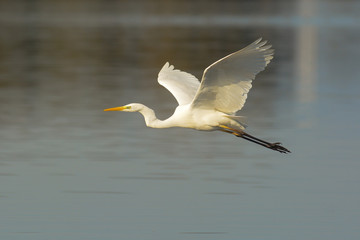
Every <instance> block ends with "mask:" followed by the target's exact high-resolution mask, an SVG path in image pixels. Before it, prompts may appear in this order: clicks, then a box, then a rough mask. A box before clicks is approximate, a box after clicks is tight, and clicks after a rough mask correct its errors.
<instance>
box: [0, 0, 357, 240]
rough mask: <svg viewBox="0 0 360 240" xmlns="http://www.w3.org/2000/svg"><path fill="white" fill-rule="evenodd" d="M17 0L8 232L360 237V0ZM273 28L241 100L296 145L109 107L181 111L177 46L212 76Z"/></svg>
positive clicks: (10, 18) (4, 216)
mask: <svg viewBox="0 0 360 240" xmlns="http://www.w3.org/2000/svg"><path fill="white" fill-rule="evenodd" d="M5 2H6V1H4V3H1V4H0V5H1V8H0V9H1V11H0V12H1V14H0V27H1V29H2V31H1V33H0V111H1V115H0V124H1V127H0V209H1V216H0V237H1V239H36V240H39V239H129V240H131V239H134V240H138V239H144V240H147V239H154V240H155V239H156V240H165V239H214V240H215V239H216V240H217V239H224V240H227V239H229V240H230V239H231V240H233V239H274V240H275V239H276V240H279V239H284V240H285V239H327V240H328V239H359V237H360V233H359V227H358V226H359V223H360V207H359V202H360V187H359V186H360V174H359V171H360V160H359V156H360V150H359V146H360V144H359V143H360V141H359V139H358V138H359V135H360V124H359V123H360V112H359V106H360V95H359V91H360V82H359V77H360V70H359V56H360V51H359V47H358V45H359V42H360V34H359V26H358V25H357V23H358V22H359V19H358V18H357V17H358V15H357V13H358V11H359V10H360V6H359V3H357V2H356V1H347V2H346V3H347V4H346V5H345V4H344V5H341V4H337V3H336V2H335V1H298V2H290V1H277V3H276V4H275V5H269V4H267V1H254V2H256V4H255V3H252V2H244V3H242V2H241V1H238V2H236V1H235V2H225V3H221V1H220V2H217V1H209V2H208V4H205V2H201V1H200V3H198V4H195V3H194V4H191V3H186V4H185V3H184V4H180V3H179V4H178V5H177V4H175V3H171V4H170V3H167V4H164V3H161V2H159V1H153V2H152V4H150V3H149V2H150V1H148V2H147V1H145V2H144V1H135V2H128V3H116V2H115V1H113V2H110V3H109V4H105V3H101V2H100V1H99V2H98V1H89V2H88V3H86V2H82V1H79V3H78V4H72V2H71V1H63V2H61V3H60V2H54V3H53V4H45V3H42V2H41V1H34V3H32V4H31V3H27V2H26V1H24V2H22V1H18V2H16V3H15V2H14V1H13V2H11V1H9V2H8V3H6V4H5ZM136 3H138V4H136ZM162 4H164V6H163V5H162ZM259 4H260V5H259ZM203 5H206V7H202V6H203ZM258 6H262V7H261V8H259V7H258ZM146 9H150V10H148V11H147V10H146ZM197 9H201V10H199V11H200V14H195V13H197ZM356 22H357V23H356ZM260 36H262V37H263V38H264V39H267V40H269V41H270V43H271V44H272V45H273V46H274V48H275V50H276V53H275V59H274V60H273V61H272V62H271V64H270V65H269V66H268V68H267V69H266V71H264V72H262V73H261V74H259V75H258V77H257V79H256V81H255V82H254V87H253V89H252V90H251V93H250V95H249V98H248V100H247V103H246V105H245V107H244V109H243V110H242V112H241V113H240V114H243V115H246V116H247V117H248V125H249V128H248V132H249V133H252V134H254V135H256V136H259V137H262V138H264V139H267V140H270V141H281V142H282V143H284V145H285V146H286V147H288V148H289V149H291V150H292V151H293V153H292V154H289V155H282V154H279V153H277V152H273V151H270V150H268V149H265V148H261V147H259V146H257V145H255V144H251V143H249V142H246V141H243V140H241V139H237V138H234V137H232V136H230V135H226V134H224V133H220V132H212V133H206V132H197V131H193V130H188V129H185V130H184V129H162V130H156V129H149V128H146V127H145V126H144V120H143V118H142V117H141V116H140V115H139V114H135V113H134V114H130V113H115V112H114V113H109V112H103V111H102V110H103V109H104V108H108V107H115V106H119V105H123V104H127V103H130V102H143V103H145V104H146V105H148V106H149V107H152V108H154V109H155V110H156V112H157V115H158V117H159V118H166V117H168V116H169V115H171V114H172V111H173V109H174V107H175V106H176V102H175V99H174V98H173V97H172V96H171V94H170V93H168V92H167V91H166V90H165V89H164V88H162V87H161V86H159V85H158V84H157V81H156V78H157V73H158V71H159V70H160V68H161V67H162V65H163V64H164V63H165V62H166V61H169V62H170V63H172V64H174V65H175V66H176V67H177V68H179V69H182V70H184V71H187V72H191V73H193V74H195V75H196V76H197V77H199V78H200V77H201V74H202V70H203V69H204V68H205V67H207V66H208V65H209V64H210V63H212V62H213V61H215V60H217V59H219V58H220V57H223V56H225V55H226V54H228V53H231V52H233V51H236V50H238V49H240V48H242V47H244V46H246V45H247V44H249V43H251V42H252V41H254V40H255V39H257V38H258V37H260Z"/></svg>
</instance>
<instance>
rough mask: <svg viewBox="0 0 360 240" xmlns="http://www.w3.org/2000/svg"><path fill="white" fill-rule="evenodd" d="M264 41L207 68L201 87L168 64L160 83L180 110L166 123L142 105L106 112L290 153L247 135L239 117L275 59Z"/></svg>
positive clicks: (161, 75)
mask: <svg viewBox="0 0 360 240" xmlns="http://www.w3.org/2000/svg"><path fill="white" fill-rule="evenodd" d="M270 48H271V45H266V41H261V38H260V39H258V40H256V41H255V42H253V43H252V44H250V45H248V46H247V47H245V48H243V49H241V50H239V51H237V52H235V53H232V54H230V55H228V56H226V57H224V58H222V59H220V60H218V61H216V62H214V63H213V64H211V65H210V66H209V67H207V68H206V69H205V71H204V73H203V76H202V79H201V83H200V82H199V80H198V79H197V78H196V77H194V76H193V75H191V74H190V73H186V72H183V71H180V70H177V69H174V66H172V65H170V64H169V63H168V62H167V63H165V65H164V66H163V67H162V69H161V70H160V72H159V75H158V82H159V84H160V85H162V86H164V87H165V88H166V89H167V90H169V91H170V92H171V93H172V94H173V96H174V97H175V99H176V100H177V102H178V104H179V106H178V107H177V108H176V109H175V112H174V114H173V115H172V116H171V117H169V118H168V119H166V120H163V121H162V120H159V119H157V117H156V115H155V113H154V111H153V110H152V109H150V108H148V107H147V106H145V105H143V104H140V103H132V104H128V105H125V106H122V107H115V108H109V109H105V111H126V112H140V113H141V114H142V115H143V116H144V118H145V122H146V125H147V126H148V127H153V128H169V127H184V128H193V129H196V130H203V131H214V130H220V131H223V132H227V133H231V134H233V135H235V136H237V137H242V138H244V139H246V140H249V141H251V142H254V143H257V144H259V145H262V146H264V147H267V148H270V149H273V150H276V151H279V152H282V153H287V152H290V151H289V150H287V149H286V148H284V147H282V146H280V143H269V142H266V141H264V140H261V139H258V138H255V137H253V136H251V135H249V134H247V133H245V132H244V129H245V127H246V126H245V124H243V123H242V121H241V118H242V117H241V116H235V113H236V112H237V111H239V110H240V109H241V108H242V107H243V106H244V104H245V101H246V99H247V94H248V92H249V90H250V89H251V86H252V85H251V82H252V80H254V78H255V76H256V74H258V73H259V72H261V71H262V70H264V69H265V67H266V65H267V64H269V62H270V60H271V59H272V58H273V53H274V50H273V49H270Z"/></svg>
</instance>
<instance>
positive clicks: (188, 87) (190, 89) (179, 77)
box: [158, 62, 200, 105]
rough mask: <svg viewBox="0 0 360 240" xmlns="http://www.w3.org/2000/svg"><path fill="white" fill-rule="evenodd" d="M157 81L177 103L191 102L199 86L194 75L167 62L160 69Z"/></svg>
mask: <svg viewBox="0 0 360 240" xmlns="http://www.w3.org/2000/svg"><path fill="white" fill-rule="evenodd" d="M158 82H159V84H160V85H162V86H164V87H165V88H166V89H167V90H169V92H171V93H172V95H173V96H174V97H175V99H176V101H177V102H178V103H179V105H185V104H189V103H191V102H192V100H193V99H194V96H195V94H196V92H197V90H198V88H199V86H200V82H199V80H198V79H197V78H196V77H194V76H193V75H191V74H190V73H187V72H183V71H180V70H177V69H174V66H173V65H170V64H169V63H168V62H167V63H165V65H164V66H163V67H162V69H161V70H160V72H159V76H158Z"/></svg>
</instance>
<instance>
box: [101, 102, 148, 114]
mask: <svg viewBox="0 0 360 240" xmlns="http://www.w3.org/2000/svg"><path fill="white" fill-rule="evenodd" d="M143 107H144V105H142V104H140V103H130V104H127V105H125V106H121V107H114V108H107V109H104V111H106V112H107V111H123V112H139V111H141V109H143Z"/></svg>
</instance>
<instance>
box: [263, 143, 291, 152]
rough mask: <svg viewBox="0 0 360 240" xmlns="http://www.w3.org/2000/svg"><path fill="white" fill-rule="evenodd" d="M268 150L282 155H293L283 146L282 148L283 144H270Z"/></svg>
mask: <svg viewBox="0 0 360 240" xmlns="http://www.w3.org/2000/svg"><path fill="white" fill-rule="evenodd" d="M267 148H270V149H272V150H274V151H278V152H281V153H291V152H290V151H289V150H288V149H286V148H284V147H283V146H281V143H279V142H276V143H270V144H269V145H268V146H267Z"/></svg>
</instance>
